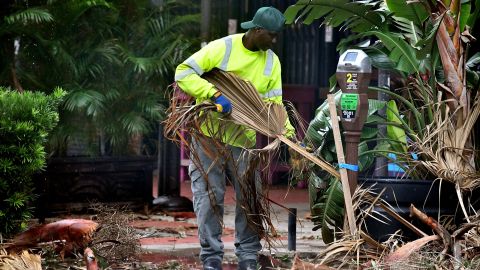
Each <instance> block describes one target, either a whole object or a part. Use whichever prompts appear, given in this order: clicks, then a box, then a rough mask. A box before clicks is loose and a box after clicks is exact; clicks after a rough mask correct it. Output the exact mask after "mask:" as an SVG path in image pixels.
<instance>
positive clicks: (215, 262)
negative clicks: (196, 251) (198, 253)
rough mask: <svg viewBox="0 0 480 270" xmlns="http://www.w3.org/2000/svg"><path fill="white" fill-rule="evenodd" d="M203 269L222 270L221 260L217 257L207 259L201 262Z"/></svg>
mask: <svg viewBox="0 0 480 270" xmlns="http://www.w3.org/2000/svg"><path fill="white" fill-rule="evenodd" d="M203 270H222V261H220V260H219V259H207V260H205V262H204V263H203Z"/></svg>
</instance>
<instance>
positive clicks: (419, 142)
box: [413, 95, 480, 191]
mask: <svg viewBox="0 0 480 270" xmlns="http://www.w3.org/2000/svg"><path fill="white" fill-rule="evenodd" d="M436 107H437V108H436V110H435V113H434V121H433V123H431V124H430V125H428V126H427V129H426V131H425V135H424V136H423V138H420V137H414V138H413V139H414V147H415V148H416V149H418V152H419V154H420V155H421V156H422V158H421V160H419V161H416V162H414V163H416V164H417V165H420V166H415V169H419V168H422V167H423V168H425V169H426V170H427V171H429V172H430V173H431V174H433V175H435V176H437V178H438V179H442V180H446V181H449V182H452V183H453V184H455V185H456V186H457V187H458V188H459V189H460V190H462V191H466V190H473V189H475V188H477V187H479V186H480V174H479V173H478V172H477V171H476V169H475V164H474V156H475V153H476V152H475V150H474V149H473V146H472V145H471V141H470V138H471V134H472V129H473V126H474V124H475V122H476V121H477V119H478V116H479V115H480V96H479V95H477V97H476V98H475V101H474V103H473V107H472V109H471V110H470V111H468V113H467V116H466V118H465V121H464V122H463V124H462V125H461V126H457V125H458V123H457V122H458V121H457V119H455V118H454V117H456V116H455V115H457V114H459V113H461V112H460V111H457V112H455V113H450V109H449V107H448V106H443V104H441V103H439V104H437V106H436ZM451 115H453V116H451Z"/></svg>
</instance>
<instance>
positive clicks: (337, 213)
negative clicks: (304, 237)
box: [312, 179, 344, 244]
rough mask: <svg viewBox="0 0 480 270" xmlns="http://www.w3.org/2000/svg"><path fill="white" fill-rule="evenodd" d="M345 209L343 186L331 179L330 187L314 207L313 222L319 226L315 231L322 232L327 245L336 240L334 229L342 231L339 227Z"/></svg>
mask: <svg viewBox="0 0 480 270" xmlns="http://www.w3.org/2000/svg"><path fill="white" fill-rule="evenodd" d="M343 208H344V199H343V191H342V184H341V183H340V181H337V180H336V179H330V184H329V187H328V188H327V190H326V191H325V193H324V194H323V195H322V196H321V197H320V200H319V202H318V203H316V204H315V205H313V207H312V212H313V214H314V216H313V218H312V220H313V222H315V224H318V225H317V226H315V227H314V228H313V230H318V229H321V230H322V239H323V242H325V243H326V244H328V243H331V242H333V240H334V239H335V235H334V229H333V228H337V229H338V230H340V229H341V228H339V227H338V225H339V224H343V214H344V209H343ZM317 210H318V211H317Z"/></svg>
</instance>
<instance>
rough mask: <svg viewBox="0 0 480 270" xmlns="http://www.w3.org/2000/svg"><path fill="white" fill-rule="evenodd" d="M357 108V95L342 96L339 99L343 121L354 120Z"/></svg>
mask: <svg viewBox="0 0 480 270" xmlns="http://www.w3.org/2000/svg"><path fill="white" fill-rule="evenodd" d="M357 107H358V94H342V97H341V98H340V110H341V111H342V118H343V119H344V120H345V121H349V120H351V119H352V118H355V113H356V111H357Z"/></svg>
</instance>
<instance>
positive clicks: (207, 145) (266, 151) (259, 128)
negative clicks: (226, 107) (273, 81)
mask: <svg viewBox="0 0 480 270" xmlns="http://www.w3.org/2000/svg"><path fill="white" fill-rule="evenodd" d="M203 78H204V79H206V80H207V81H209V82H210V83H212V84H213V85H214V86H215V88H216V89H218V90H219V91H220V92H221V93H222V94H223V95H224V96H225V97H227V98H228V99H229V100H230V101H231V103H232V108H233V109H232V113H231V114H230V115H228V116H223V115H221V116H219V114H218V113H216V112H215V110H216V109H215V106H214V105H213V104H212V103H210V102H207V101H206V102H203V103H198V104H194V103H193V100H192V99H191V98H188V97H187V96H186V95H185V94H183V93H182V92H181V90H179V89H178V88H176V89H174V96H173V98H172V99H171V104H170V107H169V110H168V119H167V120H166V121H165V130H164V133H165V136H166V137H167V138H169V139H171V140H173V141H176V142H178V143H182V144H184V146H186V147H187V148H190V150H191V151H190V152H191V155H190V159H191V160H192V162H193V163H194V164H195V165H196V167H197V169H199V171H200V173H201V174H202V176H203V178H204V179H206V180H207V188H209V184H208V179H207V178H208V177H207V175H208V169H207V170H205V169H204V168H203V167H202V166H201V163H200V160H199V158H198V157H197V156H196V154H195V147H202V148H203V149H204V150H205V152H207V153H206V154H207V156H208V157H210V158H211V159H212V161H213V163H212V164H214V163H217V162H218V164H224V163H225V162H227V161H228V162H230V161H232V156H231V154H230V151H229V149H228V146H227V145H225V144H224V143H222V141H235V140H236V139H237V137H239V136H240V135H243V133H244V132H245V130H246V128H249V129H253V130H255V131H256V132H258V133H260V134H262V135H264V136H267V137H268V138H270V141H269V144H268V145H267V146H265V147H264V148H262V149H245V153H244V155H248V157H249V166H248V168H247V169H246V172H245V173H244V174H243V172H238V173H242V175H237V176H236V178H237V179H242V181H240V184H241V190H242V193H243V194H244V196H245V203H243V204H242V207H243V209H244V210H245V212H246V214H247V215H248V217H249V219H248V220H249V222H250V223H251V224H250V225H252V226H253V227H254V228H255V229H256V231H257V232H258V233H259V235H260V236H261V237H263V238H265V239H266V240H267V242H268V235H269V233H271V234H273V235H275V228H274V227H273V224H272V222H271V220H270V211H269V204H270V202H271V201H270V200H269V199H268V196H267V194H268V190H267V188H268V187H267V185H266V184H267V183H265V182H262V183H261V185H262V188H261V191H260V192H259V187H258V182H257V181H256V180H255V175H258V170H259V169H260V170H262V171H264V172H265V171H267V170H266V169H267V168H268V167H269V164H270V161H271V159H272V157H274V156H276V155H277V154H278V152H279V147H280V144H281V142H284V143H286V144H287V145H288V146H289V147H291V148H293V149H294V150H295V151H297V152H299V153H300V154H301V155H302V156H304V157H306V158H307V159H309V160H310V161H312V162H314V163H315V164H317V165H319V166H320V167H321V168H322V169H324V170H326V171H327V172H329V173H331V174H333V175H335V176H337V177H338V172H337V171H336V170H335V169H334V168H333V167H332V166H331V165H330V164H328V163H326V162H324V161H321V160H319V159H318V158H317V157H315V156H313V155H312V154H311V153H309V152H308V151H306V150H305V149H304V148H302V147H301V146H299V145H298V144H296V143H294V142H292V141H291V140H289V139H287V138H285V137H284V136H283V134H284V133H285V123H286V121H287V118H288V116H289V115H288V113H287V111H286V110H285V107H284V105H283V104H276V103H265V102H264V101H263V100H262V98H261V97H260V95H259V94H258V92H257V90H256V89H255V88H254V87H253V85H252V84H250V83H249V82H246V81H244V80H242V79H240V78H239V77H237V76H235V75H233V74H230V73H226V72H222V71H220V70H213V71H210V72H208V73H205V74H204V75H203ZM290 111H293V115H292V116H293V118H294V119H296V120H295V121H294V122H295V123H297V124H299V126H297V130H298V129H299V128H302V126H303V128H304V127H305V125H304V122H303V121H304V120H300V119H301V118H299V117H298V113H296V112H295V110H294V108H293V106H291V105H290ZM295 117H298V118H295ZM202 129H203V130H207V132H206V133H208V134H209V135H210V137H211V138H213V139H211V138H207V137H205V135H204V134H203V132H202V131H201V130H202ZM227 130H228V133H229V134H233V135H229V136H230V137H228V138H227V137H226V134H227ZM303 131H304V130H303ZM192 141H193V142H195V144H192ZM233 162H236V161H233ZM260 166H261V167H260ZM210 194H211V193H210ZM210 200H211V202H212V206H213V207H215V203H214V202H215V198H213V197H212V196H210ZM219 218H220V217H219Z"/></svg>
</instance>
